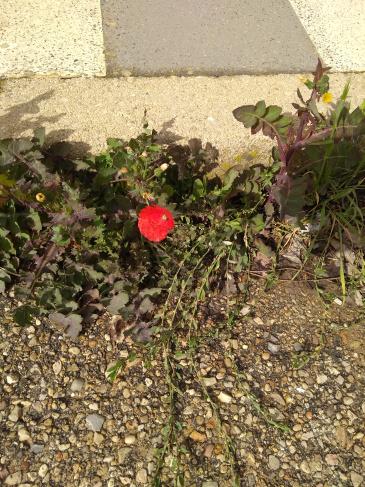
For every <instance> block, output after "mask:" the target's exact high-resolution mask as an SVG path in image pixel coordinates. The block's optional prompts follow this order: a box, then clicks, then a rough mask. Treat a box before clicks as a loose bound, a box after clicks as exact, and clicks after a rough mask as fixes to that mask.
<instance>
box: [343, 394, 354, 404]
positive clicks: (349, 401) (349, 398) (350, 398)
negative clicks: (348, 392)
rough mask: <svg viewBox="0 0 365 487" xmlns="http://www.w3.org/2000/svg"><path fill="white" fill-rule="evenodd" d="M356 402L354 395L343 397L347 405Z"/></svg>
mask: <svg viewBox="0 0 365 487" xmlns="http://www.w3.org/2000/svg"><path fill="white" fill-rule="evenodd" d="M353 402H354V400H353V399H352V397H349V396H347V397H344V399H343V403H344V404H345V406H351V404H352V403H353Z"/></svg>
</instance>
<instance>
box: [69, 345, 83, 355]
mask: <svg viewBox="0 0 365 487" xmlns="http://www.w3.org/2000/svg"><path fill="white" fill-rule="evenodd" d="M68 351H69V352H70V353H71V354H72V355H80V351H81V350H80V349H79V347H71V348H69V349H68Z"/></svg>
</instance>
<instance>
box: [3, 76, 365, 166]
mask: <svg viewBox="0 0 365 487" xmlns="http://www.w3.org/2000/svg"><path fill="white" fill-rule="evenodd" d="M307 76H308V75H306V74H303V75H297V74H279V75H269V76H248V75H245V76H232V77H216V78H214V77H167V78H70V79H60V78H50V77H40V78H29V79H26V78H23V79H8V80H5V81H3V82H2V89H1V92H0V132H1V137H2V138H4V137H19V136H24V135H31V133H32V130H34V129H35V128H37V127H39V126H44V127H45V128H46V130H47V132H48V134H49V141H51V142H53V141H57V140H65V139H66V140H69V141H70V142H82V143H83V147H84V148H85V147H88V149H89V150H90V151H91V152H97V151H100V150H102V149H103V148H105V141H106V139H107V138H108V137H122V138H129V137H132V136H135V135H137V134H138V133H139V132H141V130H142V123H143V117H144V112H145V110H146V111H147V119H148V121H149V123H150V126H151V128H155V129H156V130H157V131H159V132H161V134H162V136H163V137H164V138H165V139H167V140H176V141H178V142H181V143H184V142H185V141H187V140H188V139H190V138H194V137H196V138H200V139H202V141H203V142H208V141H209V142H211V143H212V144H214V145H215V146H216V147H217V148H218V150H219V152H220V158H221V160H227V159H228V160H232V159H234V158H235V157H236V156H237V155H243V156H245V155H248V154H249V153H251V152H252V151H254V152H255V153H256V154H257V156H258V157H259V158H260V159H261V160H262V159H263V158H264V159H265V158H266V159H267V158H268V149H269V148H270V147H271V145H272V144H271V141H270V140H269V139H267V138H265V137H263V136H260V135H257V136H254V137H253V136H251V135H250V133H249V131H248V130H246V129H244V127H243V126H242V125H241V124H239V123H237V122H236V121H235V120H234V118H233V116H232V110H233V109H234V108H236V107H237V106H239V105H243V104H252V103H255V102H257V101H259V100H262V99H264V100H265V101H266V102H267V103H268V104H277V105H280V106H282V107H283V109H284V110H292V106H291V103H292V102H293V101H295V98H296V90H297V88H298V87H299V88H301V89H302V91H303V92H305V91H306V87H305V86H304V84H303V78H305V77H307ZM346 80H350V82H351V90H350V97H351V102H352V104H353V105H356V104H359V103H361V102H362V100H363V99H364V98H365V73H348V74H346V73H334V74H332V75H331V77H330V82H331V92H333V94H334V95H335V96H336V95H339V94H340V93H341V91H342V89H343V86H344V84H345V82H346ZM260 155H263V158H262V157H260Z"/></svg>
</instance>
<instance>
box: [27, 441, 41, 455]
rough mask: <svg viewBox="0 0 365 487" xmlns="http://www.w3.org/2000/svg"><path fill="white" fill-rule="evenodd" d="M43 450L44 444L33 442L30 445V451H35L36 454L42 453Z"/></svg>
mask: <svg viewBox="0 0 365 487" xmlns="http://www.w3.org/2000/svg"><path fill="white" fill-rule="evenodd" d="M43 450H44V445H41V444H40V443H33V444H32V445H31V447H30V451H31V452H32V453H35V454H36V455H37V454H38V453H42V451H43Z"/></svg>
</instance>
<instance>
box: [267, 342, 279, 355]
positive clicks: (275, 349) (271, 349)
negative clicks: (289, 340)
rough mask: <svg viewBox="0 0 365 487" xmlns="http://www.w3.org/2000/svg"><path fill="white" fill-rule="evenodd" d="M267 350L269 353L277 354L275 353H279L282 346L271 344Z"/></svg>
mask: <svg viewBox="0 0 365 487" xmlns="http://www.w3.org/2000/svg"><path fill="white" fill-rule="evenodd" d="M267 349H268V350H269V352H271V353H273V354H275V353H278V352H279V351H280V345H277V344H276V343H271V342H270V343H269V344H268V345H267Z"/></svg>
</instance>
